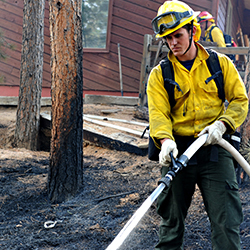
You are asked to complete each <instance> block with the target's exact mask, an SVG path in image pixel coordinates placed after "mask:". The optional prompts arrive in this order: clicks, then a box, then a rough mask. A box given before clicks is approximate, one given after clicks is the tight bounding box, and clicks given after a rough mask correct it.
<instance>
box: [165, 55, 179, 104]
mask: <svg viewBox="0 0 250 250" xmlns="http://www.w3.org/2000/svg"><path fill="white" fill-rule="evenodd" d="M160 65H161V71H162V77H163V80H164V88H165V89H166V91H167V92H168V96H169V103H170V106H171V108H172V107H174V105H175V103H176V101H175V98H174V88H175V86H176V87H177V89H178V91H181V92H182V90H181V88H180V86H179V84H178V83H177V82H175V81H174V79H175V78H174V69H173V65H172V63H171V62H170V61H169V59H168V58H165V59H163V60H161V61H160ZM182 93H183V92H182Z"/></svg>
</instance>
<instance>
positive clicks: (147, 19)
mask: <svg viewBox="0 0 250 250" xmlns="http://www.w3.org/2000/svg"><path fill="white" fill-rule="evenodd" d="M228 1H229V0H187V1H185V2H186V3H187V4H189V5H190V6H191V7H192V8H193V9H194V10H196V11H198V10H200V11H202V10H207V11H209V12H211V13H212V14H213V15H215V16H216V18H217V19H218V21H219V25H222V26H223V25H224V26H225V23H226V21H225V20H226V11H227V2H228ZM239 2H242V1H237V0H231V3H232V5H233V16H234V20H235V22H234V23H233V26H232V33H234V34H236V31H237V29H238V28H239V27H240V21H239V16H240V15H242V16H243V12H244V6H242V4H238V3H239ZM162 3H164V0H112V13H111V19H110V21H111V25H110V43H109V47H108V51H107V52H93V51H92V52H87V51H84V53H83V81H84V82H83V84H84V94H86V93H91V94H108V95H120V94H121V93H120V76H119V63H118V47H117V44H118V43H119V44H120V51H121V65H122V80H123V93H124V95H126V96H138V94H139V86H140V83H139V82H140V70H141V69H140V67H141V61H142V52H143V40H144V35H145V34H153V32H152V27H151V20H152V19H153V18H154V17H155V16H156V13H157V10H158V8H159V6H160V5H161V4H162ZM237 4H238V5H239V6H238V5H237ZM217 14H218V17H217ZM22 20H23V0H8V1H0V29H1V30H2V32H3V34H4V36H5V38H6V41H7V42H9V43H11V44H13V45H14V50H10V49H6V51H5V52H6V54H7V55H8V58H7V59H6V60H4V61H3V60H1V61H0V76H3V78H4V80H3V81H2V82H0V96H18V90H19V78H20V76H19V75H20V61H21V45H22V25H23V22H22ZM49 34H50V32H49V3H48V0H46V4H45V24H44V36H45V37H44V41H45V45H44V70H43V83H42V86H43V91H42V96H43V97H45V96H50V86H51V75H50V36H49Z"/></svg>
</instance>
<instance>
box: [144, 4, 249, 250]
mask: <svg viewBox="0 0 250 250" xmlns="http://www.w3.org/2000/svg"><path fill="white" fill-rule="evenodd" d="M198 14H199V12H195V11H193V9H192V8H190V7H189V6H188V5H187V4H185V3H184V2H182V1H177V0H173V1H165V2H164V3H163V4H162V5H161V6H160V7H159V9H158V13H157V16H156V17H155V18H154V19H153V20H152V26H153V30H154V33H155V35H156V38H162V39H163V42H164V43H166V45H167V46H168V48H169V49H170V51H169V52H168V57H167V58H168V60H169V61H170V62H171V63H172V66H173V73H174V76H175V78H174V80H175V82H176V84H178V87H179V88H177V87H176V86H175V87H174V98H175V105H174V106H171V105H170V98H169V94H168V92H167V90H166V89H165V87H164V79H163V76H162V69H161V66H160V64H158V65H157V66H155V67H154V68H153V69H152V70H151V72H150V76H149V80H148V86H147V97H148V108H149V109H148V110H149V124H150V136H151V137H152V139H153V141H154V144H155V146H156V147H158V148H159V149H160V150H161V151H160V154H159V163H160V165H161V166H162V168H161V174H162V177H163V176H165V175H166V173H167V172H168V171H169V167H170V166H171V157H170V153H172V154H173V156H174V158H176V157H177V156H180V155H182V154H183V153H184V152H185V150H186V149H187V148H188V146H189V145H190V144H191V143H192V142H193V141H194V140H196V138H197V137H198V136H200V135H203V134H205V133H207V134H208V137H207V140H206V142H205V144H204V146H202V147H201V148H200V149H199V150H198V151H197V152H196V153H195V154H194V156H193V157H192V158H191V159H190V161H189V162H188V166H187V167H185V168H183V169H182V170H181V171H180V172H178V174H177V175H176V177H175V178H174V179H173V181H172V182H171V184H170V187H169V188H165V189H164V190H163V191H162V193H161V194H160V195H159V197H158V200H157V212H158V214H159V215H160V216H161V218H162V220H161V224H160V228H159V241H158V244H157V245H156V247H155V249H156V250H180V249H183V238H184V231H185V218H186V215H187V212H188V209H189V207H190V204H191V200H192V196H193V194H194V192H195V188H196V185H198V187H199V189H200V191H201V194H202V197H203V201H204V205H205V209H206V211H207V214H208V217H209V219H210V222H211V239H212V245H213V249H214V250H229V249H230V250H240V249H241V247H240V235H239V232H240V230H239V226H240V224H241V222H242V219H243V213H242V207H241V201H240V197H239V193H238V184H237V180H236V175H235V169H234V164H233V159H232V156H231V154H230V153H229V152H228V151H226V150H225V149H224V148H222V147H220V146H218V145H215V144H217V142H218V141H220V140H221V138H222V136H223V135H224V134H225V133H228V134H232V133H233V132H234V131H235V130H236V128H237V127H239V126H240V125H241V124H242V123H243V121H244V120H245V118H246V116H247V112H248V97H247V93H246V89H245V86H244V83H243V82H242V79H241V78H240V76H239V74H238V72H237V70H236V68H235V67H234V65H233V63H232V61H231V60H230V59H229V58H228V57H227V56H225V55H223V54H220V53H217V56H218V60H219V63H220V66H221V69H222V74H223V82H224V90H225V96H226V99H227V100H228V101H229V105H228V108H227V110H225V109H224V103H223V101H222V100H221V99H220V98H219V96H218V88H217V86H216V83H215V81H214V80H209V81H208V83H206V80H207V79H211V73H210V71H209V69H208V66H207V63H206V60H207V59H208V58H209V53H208V52H207V51H206V49H205V48H204V47H203V46H202V45H200V44H199V43H198V42H197V41H198V40H199V39H200V35H201V30H200V25H199V23H197V16H198ZM215 53H216V52H215ZM180 90H181V91H180Z"/></svg>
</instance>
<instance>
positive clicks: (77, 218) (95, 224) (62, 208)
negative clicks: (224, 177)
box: [0, 108, 250, 250]
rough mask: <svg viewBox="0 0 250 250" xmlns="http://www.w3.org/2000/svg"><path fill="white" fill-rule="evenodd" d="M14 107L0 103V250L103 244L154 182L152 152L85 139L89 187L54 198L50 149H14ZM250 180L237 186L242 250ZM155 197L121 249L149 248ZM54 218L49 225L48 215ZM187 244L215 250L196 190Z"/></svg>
mask: <svg viewBox="0 0 250 250" xmlns="http://www.w3.org/2000/svg"><path fill="white" fill-rule="evenodd" d="M14 113H15V110H14V109H13V108H0V193H1V195H0V249H8V250H9V249H16V250H17V249H18V250H21V249H23V250H27V249H32V250H33V249H39V250H49V249H67V250H71V249H72V250H73V249H90V250H102V249H105V248H106V247H107V246H108V245H109V244H110V243H111V241H112V240H113V239H114V237H115V236H116V235H117V234H118V233H119V232H120V230H121V229H122V228H123V226H124V225H125V223H126V222H127V221H128V219H129V218H130V217H131V216H132V215H133V214H134V212H135V211H136V210H137V209H138V208H139V207H140V205H141V204H142V203H143V201H144V200H145V199H146V198H147V197H148V196H149V195H150V194H151V193H152V192H153V190H154V189H155V188H156V187H157V182H158V180H159V177H160V169H159V166H158V164H157V163H154V162H150V161H149V160H148V159H147V156H137V155H134V154H130V153H127V152H119V151H115V150H109V149H103V148H100V147H96V146H94V145H92V144H88V143H86V142H85V144H84V146H85V147H84V188H83V190H82V191H81V192H80V193H79V194H78V195H77V196H76V197H75V198H72V199H71V200H69V201H67V202H64V203H61V204H54V205H53V204H50V202H49V201H48V197H47V172H48V167H49V153H48V152H42V151H41V152H32V151H29V150H26V149H13V148H12V147H11V146H10V143H9V139H10V138H11V134H12V132H11V131H13V124H14V120H15V117H14ZM249 192H250V186H249V184H248V183H245V184H244V185H243V186H242V187H241V188H240V196H241V201H242V206H243V212H244V221H243V223H242V225H241V240H242V249H250V200H249ZM155 206H156V205H155V203H154V204H153V205H152V206H151V208H150V209H149V211H148V213H147V214H146V215H145V216H144V218H143V220H142V221H141V222H140V224H139V226H138V227H136V229H135V231H133V232H132V234H131V236H130V237H129V238H128V240H126V242H125V244H124V245H123V246H122V247H121V248H120V249H136V250H138V249H142V250H147V249H148V250H152V249H153V248H154V245H155V244H156V242H157V238H158V236H157V232H158V226H159V223H160V218H159V216H158V215H157V214H156V207H155ZM49 220H51V221H54V222H55V221H57V223H56V224H55V226H54V227H52V228H47V229H46V228H45V227H44V223H45V222H47V221H49ZM184 249H185V250H191V249H192V250H194V249H205V250H211V249H212V247H211V242H210V225H209V221H208V219H207V215H206V212H205V211H204V205H203V202H202V198H201V196H200V193H199V191H198V190H197V191H196V193H195V195H194V197H193V202H192V205H191V207H190V210H189V214H188V216H187V219H186V232H185V247H184Z"/></svg>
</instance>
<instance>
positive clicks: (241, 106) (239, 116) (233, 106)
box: [218, 54, 248, 132]
mask: <svg viewBox="0 0 250 250" xmlns="http://www.w3.org/2000/svg"><path fill="white" fill-rule="evenodd" d="M218 55H219V60H220V65H221V69H222V72H223V80H224V90H225V96H226V100H227V101H228V102H229V105H228V107H227V109H226V111H225V113H224V114H223V115H222V116H221V117H220V118H219V120H223V121H225V122H226V123H227V124H228V125H229V126H230V128H231V131H229V132H234V131H235V130H236V128H237V127H239V126H240V125H241V124H242V123H243V122H244V120H245V119H246V116H247V113H248V96H247V93H246V88H245V85H244V83H243V81H242V79H241V76H240V74H239V72H238V71H237V69H236V68H235V66H234V65H233V63H232V61H231V60H230V59H229V58H228V57H227V56H225V55H222V54H218Z"/></svg>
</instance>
